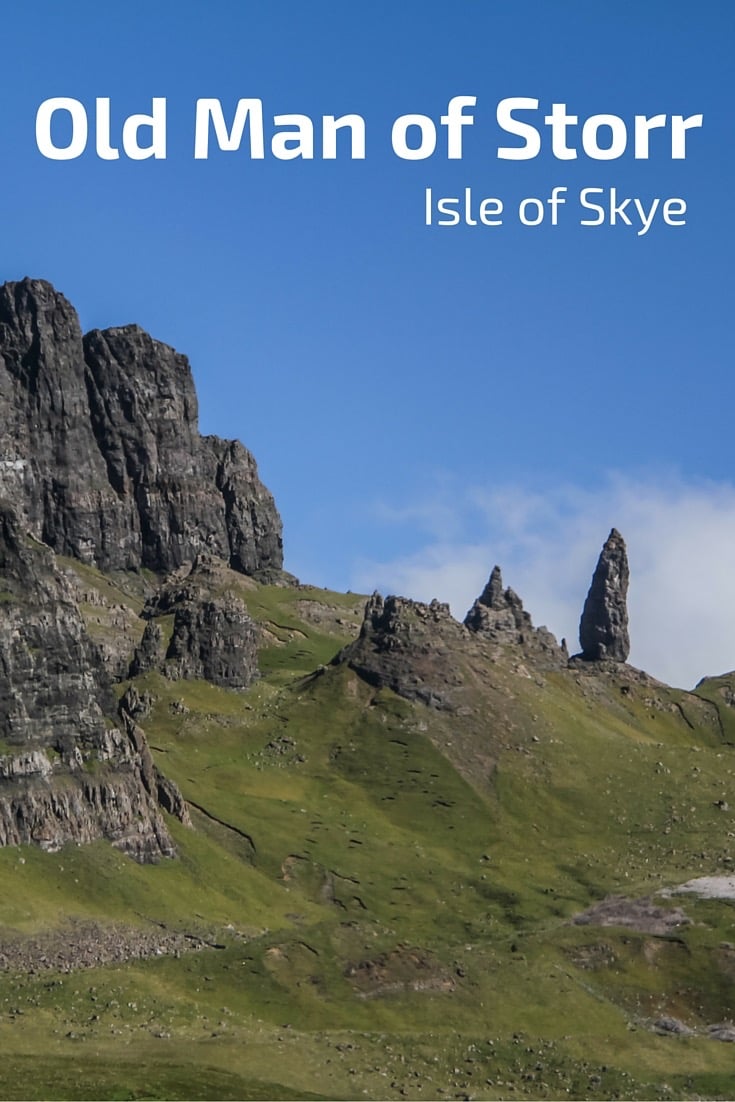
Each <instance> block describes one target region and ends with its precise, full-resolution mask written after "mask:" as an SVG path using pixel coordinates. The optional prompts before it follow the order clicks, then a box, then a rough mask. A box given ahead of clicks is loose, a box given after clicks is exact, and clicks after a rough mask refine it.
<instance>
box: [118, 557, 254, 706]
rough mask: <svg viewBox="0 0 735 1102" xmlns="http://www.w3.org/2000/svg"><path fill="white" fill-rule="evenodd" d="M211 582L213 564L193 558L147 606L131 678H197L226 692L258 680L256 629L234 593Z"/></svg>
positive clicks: (207, 559)
mask: <svg viewBox="0 0 735 1102" xmlns="http://www.w3.org/2000/svg"><path fill="white" fill-rule="evenodd" d="M221 565H224V564H221ZM217 580H218V570H217V564H216V561H214V560H213V559H212V557H211V556H209V555H199V556H198V557H197V559H196V560H195V562H194V564H193V565H192V568H191V570H190V571H189V572H188V573H186V574H183V573H182V572H181V571H179V572H177V573H176V574H175V575H174V577H172V578H171V579H170V580H169V581H167V582H166V584H165V585H163V586H162V587H161V589H160V590H159V591H158V592H157V593H156V595H155V596H154V597H152V598H151V599H150V600H149V601H147V603H146V606H145V609H144V610H143V616H144V617H145V618H146V619H147V620H148V623H147V625H146V628H145V631H144V633H143V638H142V640H141V643H140V646H139V647H138V649H137V650H136V652H135V656H134V658H133V662H132V665H131V669H130V675H131V677H135V676H137V675H138V674H141V673H145V672H146V671H147V670H151V669H157V670H160V671H161V672H162V673H164V674H165V675H166V677H168V678H171V679H172V680H178V679H179V678H186V679H195V678H202V679H203V680H205V681H211V682H212V684H213V685H220V686H223V687H224V688H228V689H246V688H247V687H248V686H249V685H251V684H252V682H253V681H254V680H255V679H256V678H257V676H258V643H259V633H258V628H257V625H256V624H255V622H254V621H253V620H252V619H251V618H250V615H249V613H248V610H247V608H246V606H245V604H244V602H243V601H242V600H241V599H240V598H239V597H238V596H237V595H236V594H235V593H233V592H231V591H229V592H228V591H226V590H225V591H223V592H218V591H217V586H216V582H217ZM213 583H214V584H213ZM162 623H165V624H166V625H167V633H166V632H164V630H163V628H162V627H161V624H162ZM167 636H168V638H167Z"/></svg>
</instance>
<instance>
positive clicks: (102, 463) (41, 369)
mask: <svg viewBox="0 0 735 1102" xmlns="http://www.w3.org/2000/svg"><path fill="white" fill-rule="evenodd" d="M0 496H2V498H3V499H4V500H6V501H7V502H8V503H10V504H12V506H13V507H14V508H15V510H16V512H17V513H18V515H19V517H21V518H22V519H23V521H24V522H25V523H26V524H27V527H28V528H29V529H30V531H32V532H33V533H34V534H35V535H36V536H37V537H38V538H39V539H41V540H43V541H44V542H45V543H47V544H48V545H49V546H50V547H52V548H53V549H54V550H55V551H57V552H58V553H61V554H66V555H71V556H73V557H75V558H78V559H80V560H82V561H83V562H88V563H92V564H94V565H96V566H98V567H100V568H101V569H103V570H131V569H132V570H136V569H139V568H140V567H147V568H148V569H150V570H153V571H155V572H156V573H166V572H168V571H170V570H173V569H175V568H176V567H177V566H179V565H181V564H182V563H184V562H188V561H191V560H193V559H194V557H195V556H196V554H197V553H198V552H200V551H211V552H213V553H214V554H216V555H219V556H220V557H222V558H223V559H225V560H226V561H227V562H229V563H230V565H232V566H233V567H234V568H235V569H236V570H239V571H242V572H243V573H246V574H256V573H257V572H258V571H273V570H279V569H280V568H281V566H282V540H281V522H280V517H279V516H278V513H277V511H276V508H275V505H274V502H273V498H272V497H271V495H270V493H269V492H268V490H267V489H266V488H265V487H264V486H263V484H262V483H261V481H260V479H259V478H258V473H257V467H256V464H255V460H254V459H253V457H252V455H251V454H250V452H248V451H247V450H246V449H245V448H244V447H243V446H242V444H240V443H238V442H237V441H225V440H220V439H219V438H218V437H215V436H211V437H202V436H200V434H199V430H198V427H197V400H196V394H195V391H194V384H193V381H192V377H191V371H190V368H189V364H188V361H187V360H186V358H185V357H184V356H181V355H179V354H178V353H177V352H175V351H174V350H173V349H172V348H170V347H168V346H167V345H165V344H161V343H160V342H158V341H155V340H153V339H152V338H151V337H150V336H149V335H148V334H147V333H145V332H144V331H143V330H142V329H140V328H139V327H138V326H135V325H131V326H125V327H123V328H116V329H109V330H104V331H101V330H94V331H93V332H91V333H88V334H87V335H86V336H84V337H83V336H82V333H81V329H80V326H79V319H78V317H77V314H76V311H75V310H74V308H73V307H72V306H71V305H70V303H69V302H67V300H66V299H65V298H64V296H63V295H61V294H59V293H58V292H57V291H55V290H54V288H53V287H52V286H51V285H50V284H49V283H46V282H44V281H42V280H29V279H25V280H23V281H22V282H19V283H7V284H5V285H4V286H3V287H0Z"/></svg>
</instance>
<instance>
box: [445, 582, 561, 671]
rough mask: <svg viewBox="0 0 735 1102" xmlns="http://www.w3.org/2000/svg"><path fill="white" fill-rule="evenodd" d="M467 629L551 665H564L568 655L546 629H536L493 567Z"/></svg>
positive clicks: (470, 612) (468, 616) (468, 614)
mask: <svg viewBox="0 0 735 1102" xmlns="http://www.w3.org/2000/svg"><path fill="white" fill-rule="evenodd" d="M464 623H465V627H466V628H468V629H469V630H470V631H472V632H474V633H475V634H477V635H482V636H484V637H486V638H488V639H491V640H493V641H494V642H497V643H502V644H507V643H511V644H514V645H517V646H521V647H524V648H525V649H526V650H527V651H529V652H532V653H536V655H537V656H545V657H546V658H547V659H549V660H550V661H551V662H552V664H554V665H559V664H565V663H566V661H567V657H568V656H567V653H566V648H565V647H563V646H562V647H560V646H559V644H558V643H557V641H556V639H555V638H554V636H553V635H552V634H551V632H550V631H549V630H548V629H547V628H545V627H539V628H535V627H534V626H533V621H532V620H531V616H530V614H529V613H528V612H526V611H525V609H524V607H523V602H522V601H521V598H520V597H519V596H518V594H517V593H516V592H514V590H512V589H511V588H510V587H508V588H507V589H504V588H503V577H502V574H501V572H500V567H499V566H494V567H493V570H492V573H491V574H490V578H489V580H488V583H487V585H486V586H485V588H484V589H483V591H482V593H481V594H480V596H479V597H478V598H477V600H476V601H475V603H474V604H473V606H472V608H471V609H470V610H469V612H468V613H467V615H466V616H465V620H464Z"/></svg>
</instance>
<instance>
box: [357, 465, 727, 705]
mask: <svg viewBox="0 0 735 1102" xmlns="http://www.w3.org/2000/svg"><path fill="white" fill-rule="evenodd" d="M376 519H380V520H381V521H382V522H383V523H386V524H410V525H411V526H412V527H413V528H414V530H415V531H416V533H417V535H418V537H419V540H418V542H419V544H420V546H418V549H417V550H416V551H415V552H414V553H412V554H410V555H407V556H405V557H402V558H397V559H395V560H394V561H388V562H367V561H362V562H360V563H358V564H356V566H355V570H354V573H353V588H355V589H362V590H363V591H366V590H371V589H375V588H377V589H380V590H381V591H382V592H384V593H388V592H391V593H401V594H403V595H405V596H409V597H414V598H417V599H419V600H429V599H430V598H432V597H438V598H439V599H440V600H444V601H449V603H450V604H451V606H452V611H453V613H454V615H455V616H457V617H459V618H460V619H461V618H462V617H463V616H464V614H465V612H466V610H467V608H469V606H470V605H471V603H472V601H473V600H474V598H475V597H476V596H477V595H478V593H479V592H480V590H481V589H482V587H483V585H484V583H485V581H486V580H487V577H488V575H489V573H490V570H491V568H492V567H493V565H494V564H495V563H498V564H499V565H500V566H501V567H502V569H503V579H504V581H505V583H506V584H507V585H511V586H512V587H513V588H514V589H515V590H516V591H517V592H518V593H519V594H520V596H521V597H522V599H523V602H524V605H525V607H526V608H527V609H528V610H529V612H530V613H531V615H532V617H533V621H534V623H535V624H542V623H545V624H546V625H547V626H548V627H549V628H550V629H551V630H552V631H553V632H554V633H555V634H556V635H557V637H558V638H561V637H562V636H565V637H566V638H567V641H568V644H569V648H570V651H572V652H573V651H574V649H575V648H576V646H577V641H578V640H577V631H578V625H579V616H580V612H581V610H582V605H583V602H584V598H585V595H586V593H587V588H588V586H589V583H590V579H591V577H592V572H593V570H594V566H595V562H596V560H597V556H598V554H599V551H600V548H601V546H602V544H603V542H604V540H605V539H606V537H607V535H608V532H609V531H610V528H612V527H615V528H618V529H619V530H620V531H621V532H622V534H623V536H624V537H625V540H626V543H627V545H628V555H629V558H630V566H631V586H630V594H629V602H628V603H629V611H630V633H631V644H632V650H631V655H630V661H631V662H632V663H633V664H634V665H636V666H640V667H641V668H643V669H646V670H648V671H649V673H652V674H653V675H654V676H656V677H659V678H661V679H662V680H664V681H667V682H669V683H670V684H675V685H682V686H685V687H691V686H693V685H694V683H695V682H696V681H698V680H699V678H700V677H703V676H705V675H707V674H710V675H711V674H718V673H722V672H724V671H725V670H730V669H733V668H735V562H734V560H735V486H733V485H730V484H725V483H705V482H701V483H693V482H685V481H683V480H682V479H679V478H673V477H659V478H649V479H639V480H636V479H633V478H630V477H627V476H625V477H624V476H614V477H611V478H610V479H608V481H607V482H606V483H605V484H604V485H602V486H601V487H600V488H599V489H597V490H595V491H590V490H582V489H580V488H578V487H574V486H563V487H557V488H554V489H553V490H551V491H546V492H543V493H541V492H531V491H528V490H527V489H522V488H519V487H514V486H505V487H502V488H499V489H495V490H492V491H486V490H482V489H477V488H473V489H469V490H465V491H463V492H461V493H456V492H455V493H452V492H451V489H450V488H448V487H447V486H446V485H445V486H444V487H443V488H442V489H441V491H440V492H439V493H438V494H437V496H436V500H434V501H431V500H426V501H420V502H418V503H417V504H415V505H412V506H410V507H408V508H406V509H405V510H401V509H400V508H397V507H396V506H395V505H392V506H390V507H388V506H382V507H381V508H380V510H379V512H378V517H377V518H376ZM441 533H445V535H442V534H441Z"/></svg>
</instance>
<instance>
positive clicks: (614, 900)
mask: <svg viewBox="0 0 735 1102" xmlns="http://www.w3.org/2000/svg"><path fill="white" fill-rule="evenodd" d="M573 921H574V924H575V926H626V927H628V928H629V929H631V930H636V931H638V932H639V933H642V934H654V935H658V936H661V935H664V934H670V933H671V932H672V930H676V929H679V928H680V927H682V926H688V925H690V923H691V919H690V918H689V917H688V916H687V915H686V914H685V913H684V911H682V909H681V908H680V907H674V908H671V909H667V908H665V907H659V906H658V905H657V904H655V903H654V902H653V901H652V900H651V899H648V898H645V899H626V897H625V896H622V895H611V896H608V897H607V898H606V899H603V900H601V901H600V902H599V903H595V904H594V905H593V906H592V907H589V908H588V909H587V910H586V911H583V912H582V914H578V915H576V916H575V917H574V920H573Z"/></svg>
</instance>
